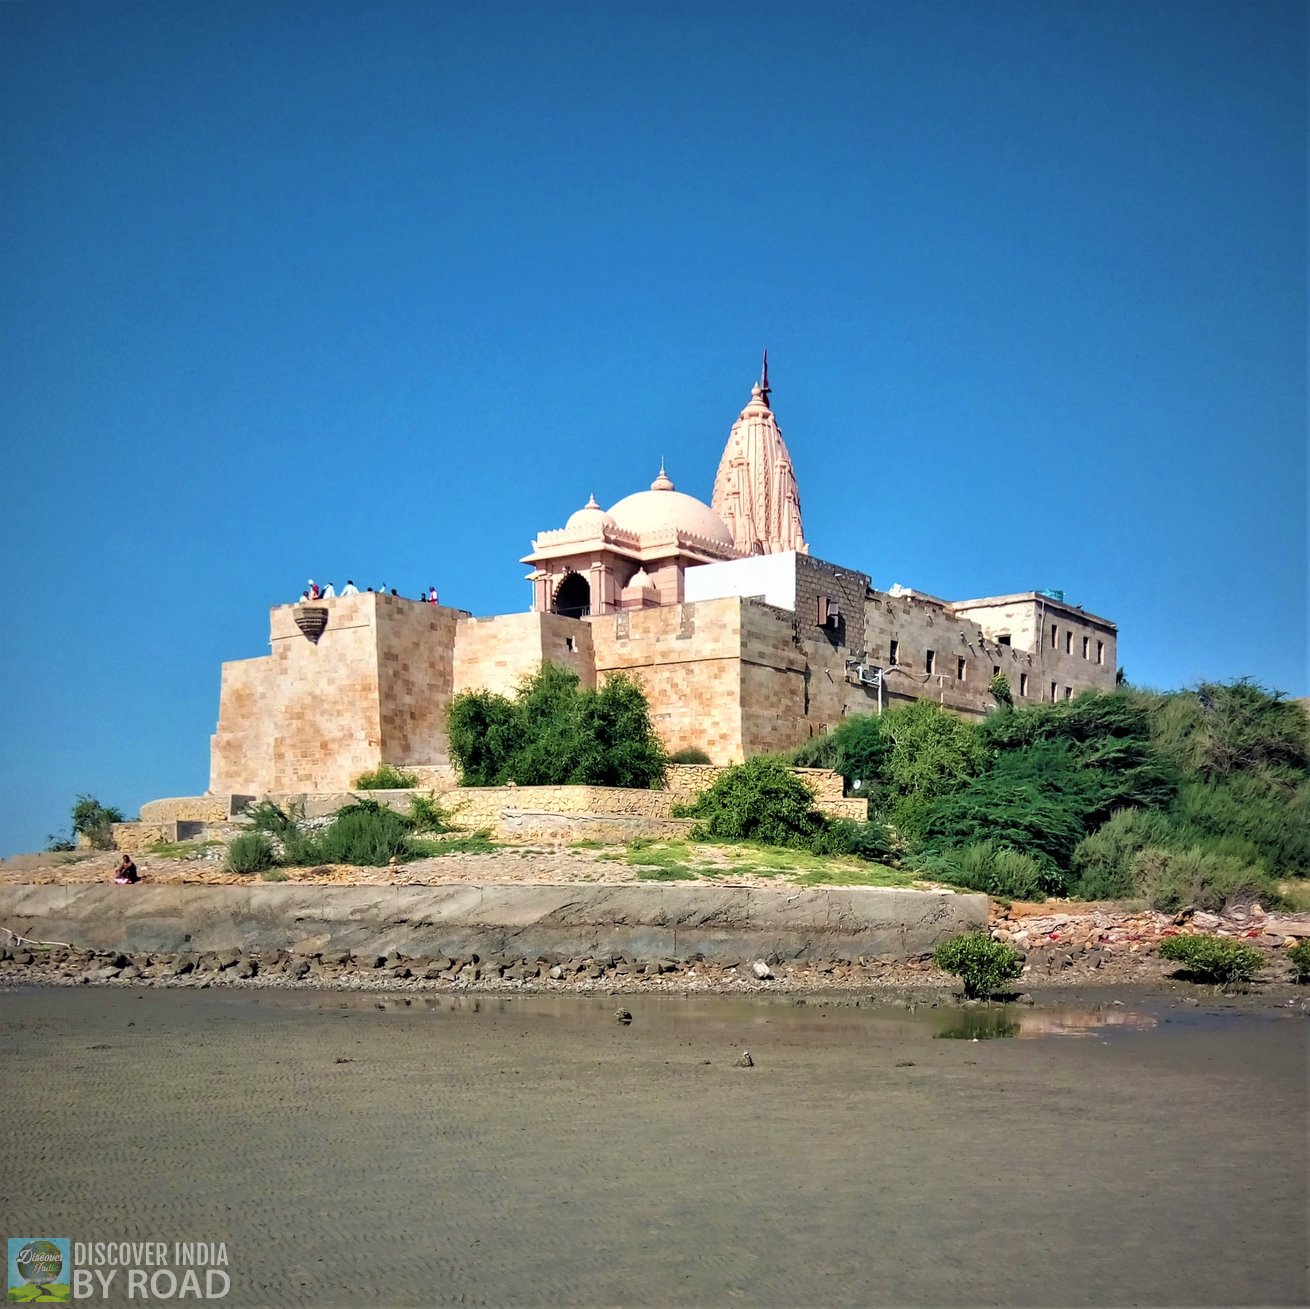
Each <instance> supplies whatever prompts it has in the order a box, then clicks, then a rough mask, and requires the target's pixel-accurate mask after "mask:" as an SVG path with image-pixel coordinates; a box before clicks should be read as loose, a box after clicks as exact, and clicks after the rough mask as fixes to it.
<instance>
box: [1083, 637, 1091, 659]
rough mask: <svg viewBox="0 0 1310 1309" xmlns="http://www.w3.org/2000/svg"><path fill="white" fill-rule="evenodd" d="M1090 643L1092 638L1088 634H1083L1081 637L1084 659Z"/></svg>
mask: <svg viewBox="0 0 1310 1309" xmlns="http://www.w3.org/2000/svg"><path fill="white" fill-rule="evenodd" d="M1091 644H1092V638H1091V637H1090V636H1085V637H1083V658H1084V659H1086V658H1087V655H1088V651H1089V650H1090V648H1091Z"/></svg>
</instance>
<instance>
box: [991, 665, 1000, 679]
mask: <svg viewBox="0 0 1310 1309" xmlns="http://www.w3.org/2000/svg"><path fill="white" fill-rule="evenodd" d="M1000 675H1001V666H1000V664H993V665H992V676H993V677H1000Z"/></svg>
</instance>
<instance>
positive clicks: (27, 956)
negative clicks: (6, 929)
mask: <svg viewBox="0 0 1310 1309" xmlns="http://www.w3.org/2000/svg"><path fill="white" fill-rule="evenodd" d="M31 962H32V952H31V951H30V950H15V951H14V963H16V964H30V963H31Z"/></svg>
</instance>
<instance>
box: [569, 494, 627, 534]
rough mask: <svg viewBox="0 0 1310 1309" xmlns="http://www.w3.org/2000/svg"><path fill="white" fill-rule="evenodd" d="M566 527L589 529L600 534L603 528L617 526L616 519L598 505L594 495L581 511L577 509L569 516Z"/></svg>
mask: <svg viewBox="0 0 1310 1309" xmlns="http://www.w3.org/2000/svg"><path fill="white" fill-rule="evenodd" d="M564 526H565V528H566V529H572V528H577V527H587V528H590V529H592V530H593V531H596V532H599V531H600V530H601V529H602V528H605V527H613V526H615V523H614V519H613V518H611V517H610V515H609V514H607V513H606V512H605V511H604V510H603V509H602V508H601V507H600V505H598V504H597V503H596V497H595V496H594V495H593V496H592V497H591V498H590V499H589V500H588V501H587V503H586V504H585V505H583V506H582V508H581V509H575V510H574V511H573V512H572V513H571V514H570V515H569V521H568V522H567V523H565V524H564Z"/></svg>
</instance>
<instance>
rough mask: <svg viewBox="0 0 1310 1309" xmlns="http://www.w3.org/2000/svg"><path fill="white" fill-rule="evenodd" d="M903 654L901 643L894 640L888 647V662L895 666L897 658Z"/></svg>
mask: <svg viewBox="0 0 1310 1309" xmlns="http://www.w3.org/2000/svg"><path fill="white" fill-rule="evenodd" d="M900 652H901V643H900V642H899V641H897V640H895V639H894V638H893V639H892V640H891V641H890V642H889V643H888V645H887V662H888V663H891V664H894V663H895V662H896V656H897V655H898V654H900Z"/></svg>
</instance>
